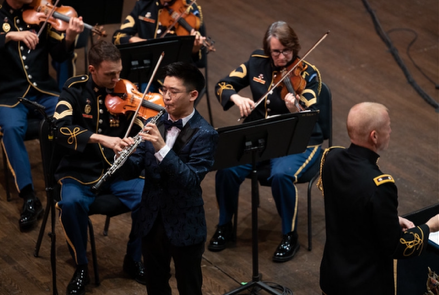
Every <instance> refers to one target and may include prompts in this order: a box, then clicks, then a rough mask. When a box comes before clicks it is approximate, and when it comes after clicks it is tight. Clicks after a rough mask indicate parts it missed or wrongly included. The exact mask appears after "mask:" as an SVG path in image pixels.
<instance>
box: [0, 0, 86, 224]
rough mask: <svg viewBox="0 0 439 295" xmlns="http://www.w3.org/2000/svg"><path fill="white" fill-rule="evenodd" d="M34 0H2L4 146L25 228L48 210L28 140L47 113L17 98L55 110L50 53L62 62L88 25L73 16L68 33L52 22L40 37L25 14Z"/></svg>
mask: <svg viewBox="0 0 439 295" xmlns="http://www.w3.org/2000/svg"><path fill="white" fill-rule="evenodd" d="M30 3H32V0H5V1H4V2H3V3H2V4H0V21H1V24H0V64H1V68H0V81H1V83H0V131H1V133H2V135H3V141H2V144H3V150H4V151H6V155H7V158H8V164H9V167H10V168H11V169H12V174H13V175H14V178H15V184H16V186H17V190H18V192H19V196H20V197H21V198H22V199H23V201H24V202H23V207H22V211H21V216H20V219H19V226H20V229H21V230H27V229H30V228H32V226H33V225H34V224H35V223H36V221H37V219H38V218H39V217H41V216H42V213H43V208H42V206H41V202H40V200H39V199H38V198H37V197H36V196H35V192H34V187H33V183H32V175H31V168H30V163H29V156H28V154H27V151H26V147H25V145H24V136H25V134H26V130H27V121H28V118H29V117H41V119H42V116H41V115H40V114H39V113H38V112H37V111H36V110H34V109H32V108H29V107H27V106H26V105H24V104H21V103H19V102H18V101H17V98H19V97H25V98H27V99H28V100H30V101H34V102H37V103H39V104H41V105H43V106H44V107H45V111H46V113H47V114H48V115H52V114H53V112H54V110H55V105H56V102H57V100H58V95H59V90H58V85H57V83H56V82H55V80H54V79H53V78H52V77H51V76H50V75H49V68H48V65H49V54H50V55H51V56H52V58H53V59H54V60H57V61H60V62H62V61H64V60H65V59H67V58H68V57H69V56H70V55H71V54H72V52H73V49H74V41H75V38H76V36H77V35H78V34H79V33H80V32H82V30H83V29H84V24H83V22H82V18H72V19H71V20H70V22H69V25H68V28H67V30H66V32H58V31H56V30H55V29H54V28H52V26H51V25H50V24H47V25H46V26H45V27H44V29H43V30H42V32H41V34H40V35H39V36H38V35H37V32H38V31H39V30H40V26H39V24H36V25H33V24H28V23H26V22H25V20H24V18H23V12H24V11H25V10H29V9H30V7H29V5H28V4H30ZM34 13H36V14H37V15H38V16H41V17H43V18H44V16H45V15H44V14H43V13H37V12H35V11H34Z"/></svg>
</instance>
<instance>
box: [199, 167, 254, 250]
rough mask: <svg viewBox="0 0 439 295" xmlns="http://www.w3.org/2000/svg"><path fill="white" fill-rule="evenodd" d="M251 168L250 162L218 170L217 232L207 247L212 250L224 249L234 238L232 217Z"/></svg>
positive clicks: (216, 183)
mask: <svg viewBox="0 0 439 295" xmlns="http://www.w3.org/2000/svg"><path fill="white" fill-rule="evenodd" d="M251 169H252V165H250V164H248V165H241V166H236V167H232V168H226V169H220V170H218V171H217V173H216V176H215V192H216V199H217V201H218V206H219V210H220V212H219V222H218V225H217V229H216V232H215V234H214V235H213V236H212V238H211V239H210V242H209V246H208V247H207V248H208V249H209V250H210V251H221V250H224V249H225V248H226V243H227V242H229V241H231V240H232V238H233V230H232V217H233V214H234V213H235V212H236V208H237V207H238V196H239V187H240V186H241V183H242V182H243V181H244V180H245V177H246V176H247V175H249V174H250V172H251Z"/></svg>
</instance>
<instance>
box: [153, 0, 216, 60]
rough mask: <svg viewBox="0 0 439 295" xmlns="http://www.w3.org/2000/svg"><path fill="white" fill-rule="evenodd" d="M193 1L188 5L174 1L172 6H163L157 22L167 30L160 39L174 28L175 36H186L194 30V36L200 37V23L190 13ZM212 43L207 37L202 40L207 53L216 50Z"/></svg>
mask: <svg viewBox="0 0 439 295" xmlns="http://www.w3.org/2000/svg"><path fill="white" fill-rule="evenodd" d="M195 1H196V0H193V1H192V2H191V3H189V5H188V4H187V3H186V1H185V0H176V1H175V2H174V3H173V4H172V5H167V6H165V8H164V11H163V12H162V13H160V15H159V22H160V23H161V24H162V25H163V26H165V27H167V30H166V31H165V32H164V33H163V34H162V35H160V38H163V37H164V36H166V34H168V33H169V32H170V31H171V29H172V28H174V27H175V34H176V35H177V36H187V35H189V34H190V33H191V31H192V30H195V31H196V34H197V35H199V36H201V34H200V32H198V30H199V29H200V27H201V21H200V19H199V18H198V17H197V16H196V15H195V14H193V13H192V12H190V9H191V7H192V5H193V4H194V3H195ZM214 43H215V42H214V41H213V40H212V39H211V38H209V37H206V38H205V39H204V40H203V46H204V47H205V48H206V49H207V53H209V52H210V51H215V50H216V49H215V47H214V46H213V44H214Z"/></svg>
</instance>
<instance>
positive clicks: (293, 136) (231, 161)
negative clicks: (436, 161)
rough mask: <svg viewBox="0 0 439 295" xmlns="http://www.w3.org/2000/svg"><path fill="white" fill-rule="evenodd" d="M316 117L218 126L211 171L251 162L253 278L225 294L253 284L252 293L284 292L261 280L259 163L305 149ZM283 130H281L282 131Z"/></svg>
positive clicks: (295, 116) (296, 115)
mask: <svg viewBox="0 0 439 295" xmlns="http://www.w3.org/2000/svg"><path fill="white" fill-rule="evenodd" d="M317 118H318V112H316V111H310V112H306V113H305V112H303V113H293V114H284V115H280V116H276V117H272V118H268V119H263V120H258V121H252V122H247V123H243V124H241V125H237V126H229V127H222V128H218V129H217V131H218V135H219V140H218V146H217V151H216V154H215V161H214V164H213V166H212V168H211V171H213V170H219V169H224V168H229V167H236V166H239V165H244V164H250V163H251V164H252V171H251V202H252V206H251V207H252V264H253V265H252V266H253V274H252V281H251V282H249V283H247V284H246V285H243V286H240V287H239V288H237V289H235V290H233V291H231V292H228V293H225V294H224V295H231V294H238V293H239V292H241V291H243V290H246V289H249V288H253V290H252V291H251V292H252V294H254V293H255V292H256V293H257V292H258V291H259V290H261V289H263V290H265V291H268V292H269V293H271V294H277V295H281V293H279V292H278V291H276V290H275V289H274V288H272V287H270V286H268V285H267V284H265V283H264V282H262V281H261V278H262V275H261V274H260V273H259V268H258V206H259V183H258V178H257V166H256V164H257V162H260V161H265V160H269V159H273V158H279V157H283V156H286V155H289V154H296V153H302V152H303V151H305V150H306V147H307V145H308V142H309V139H310V137H311V133H312V130H313V128H314V125H315V123H316V122H317ZM280 130H282V132H279V131H280Z"/></svg>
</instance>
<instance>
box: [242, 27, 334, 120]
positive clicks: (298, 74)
mask: <svg viewBox="0 0 439 295" xmlns="http://www.w3.org/2000/svg"><path fill="white" fill-rule="evenodd" d="M328 34H329V31H327V32H326V33H325V34H323V36H322V37H321V38H320V39H319V40H318V41H317V42H316V43H315V44H314V45H313V46H312V47H311V48H310V49H309V50H308V51H307V52H306V53H305V55H304V56H303V57H302V58H301V59H300V60H299V61H295V62H294V63H293V64H292V65H291V66H290V67H289V68H290V69H288V72H286V73H284V74H283V75H281V76H280V77H279V79H278V81H277V82H276V83H273V84H274V86H273V88H276V87H278V86H279V85H280V84H281V83H283V81H284V80H285V79H286V78H287V77H291V76H290V74H291V73H293V72H294V71H295V70H296V68H297V67H298V66H303V64H302V61H303V60H304V59H305V58H306V57H307V56H308V54H310V53H311V51H313V50H314V49H315V48H316V47H317V46H318V45H319V44H320V43H321V42H322V41H323V40H324V39H325V38H326V37H327V36H328ZM301 72H302V71H300V70H298V73H296V75H294V77H300V73H301ZM300 78H301V77H300ZM294 80H296V81H300V80H297V79H294ZM286 83H288V82H286ZM302 83H303V82H300V83H298V84H297V85H299V86H300V85H302ZM292 84H293V83H292ZM305 86H306V82H305V85H304V86H303V88H302V90H301V92H302V91H303V89H305ZM287 87H288V86H287ZM287 87H285V88H287ZM291 88H292V89H293V90H294V84H293V85H292V87H291ZM297 89H299V87H298V88H297ZM285 91H286V90H285ZM272 93H273V89H270V90H268V91H267V92H266V93H265V94H264V95H263V96H262V97H261V98H260V99H259V100H258V101H257V102H256V103H255V105H254V106H253V110H254V109H256V107H257V106H258V105H260V104H261V102H263V101H264V100H265V99H266V98H267V97H268V95H270V94H272ZM287 93H288V92H285V95H284V96H282V98H285V96H286V95H287ZM293 93H294V92H293ZM296 107H297V108H298V109H299V110H300V105H299V104H298V102H297V100H296ZM244 118H245V117H241V118H239V119H238V121H241V119H244Z"/></svg>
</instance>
